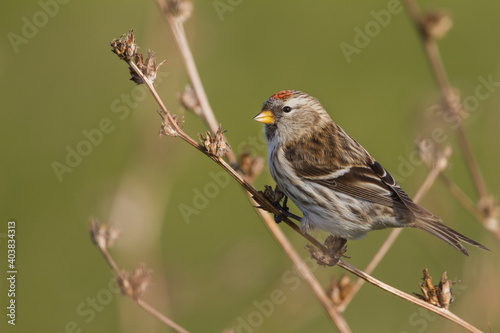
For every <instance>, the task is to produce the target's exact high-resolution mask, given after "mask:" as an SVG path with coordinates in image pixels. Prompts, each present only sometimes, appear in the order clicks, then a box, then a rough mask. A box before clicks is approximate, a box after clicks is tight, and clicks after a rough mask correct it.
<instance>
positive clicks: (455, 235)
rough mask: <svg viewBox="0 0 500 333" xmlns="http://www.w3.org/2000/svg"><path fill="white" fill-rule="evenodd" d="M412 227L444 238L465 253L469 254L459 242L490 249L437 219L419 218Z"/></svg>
mask: <svg viewBox="0 0 500 333" xmlns="http://www.w3.org/2000/svg"><path fill="white" fill-rule="evenodd" d="M414 227H416V228H419V229H422V230H425V231H427V232H428V233H430V234H432V235H434V236H436V237H438V238H440V239H442V240H444V241H445V242H446V243H448V244H450V245H451V246H453V247H454V248H456V249H457V250H459V251H460V252H462V253H463V254H465V255H467V256H468V255H469V252H467V250H466V249H465V247H463V245H462V244H461V242H464V243H467V244H470V245H474V246H477V247H479V248H481V249H483V250H487V251H490V250H489V249H488V248H486V247H485V246H483V245H481V244H479V243H478V242H475V241H473V240H472V239H470V238H468V237H465V236H464V235H462V234H461V233H459V232H457V231H455V230H453V229H451V228H450V227H447V226H446V225H444V224H443V223H441V222H439V221H437V220H429V219H426V220H420V221H418V222H417V223H415V225H414Z"/></svg>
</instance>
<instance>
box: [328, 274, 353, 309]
mask: <svg viewBox="0 0 500 333" xmlns="http://www.w3.org/2000/svg"><path fill="white" fill-rule="evenodd" d="M351 289H352V283H351V279H350V278H349V276H347V275H345V274H344V275H342V276H341V277H340V279H339V280H337V277H336V276H335V275H334V276H333V277H332V281H331V283H330V288H329V289H328V291H327V294H328V297H329V298H330V299H331V300H332V302H333V304H335V305H339V304H341V303H342V301H343V300H344V299H345V298H346V296H347V295H348V294H349V292H350V290H351Z"/></svg>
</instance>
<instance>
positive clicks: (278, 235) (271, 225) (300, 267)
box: [249, 196, 351, 333]
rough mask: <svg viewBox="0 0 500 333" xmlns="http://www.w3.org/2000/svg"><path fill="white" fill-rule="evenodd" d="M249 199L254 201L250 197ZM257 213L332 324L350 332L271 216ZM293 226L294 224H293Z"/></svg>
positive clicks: (259, 211)
mask: <svg viewBox="0 0 500 333" xmlns="http://www.w3.org/2000/svg"><path fill="white" fill-rule="evenodd" d="M249 199H250V200H252V201H253V202H254V203H255V204H257V202H256V201H254V200H253V199H252V198H251V197H250V196H249ZM257 213H258V214H259V216H260V217H261V218H262V220H263V221H264V223H265V224H266V227H267V228H268V230H269V231H270V232H271V233H272V235H273V236H274V238H275V239H276V241H277V242H278V243H279V245H280V246H281V248H282V249H283V251H284V252H285V253H286V254H287V256H288V257H289V258H290V260H291V261H292V263H293V264H294V266H295V267H296V268H297V271H298V272H299V274H300V275H301V276H302V278H303V279H304V280H306V282H307V284H308V285H309V286H310V287H311V289H312V291H313V292H314V294H315V295H316V297H317V298H318V299H319V301H320V302H321V304H322V305H323V307H324V308H325V310H326V311H327V312H328V314H329V316H330V318H331V319H332V321H333V322H334V324H335V325H336V326H337V328H338V329H339V332H341V333H347V332H351V329H350V328H349V325H348V324H347V322H346V321H345V319H344V317H343V316H342V315H341V314H340V312H339V311H338V310H337V309H336V308H335V306H334V305H333V303H332V301H331V300H330V299H329V298H328V296H327V295H326V293H325V291H324V289H323V287H322V286H321V284H320V283H319V282H318V280H317V279H316V277H315V276H314V275H313V274H312V272H311V270H310V269H309V267H307V265H306V264H305V263H304V261H303V260H302V258H300V256H299V255H298V254H297V252H296V251H295V250H294V249H293V247H292V246H291V244H290V242H289V241H288V239H287V238H286V237H285V235H284V233H283V231H282V230H281V229H280V228H279V226H278V224H277V223H276V222H275V221H274V219H273V218H272V216H271V215H269V214H268V213H266V212H265V211H263V210H262V209H257ZM294 225H295V224H294Z"/></svg>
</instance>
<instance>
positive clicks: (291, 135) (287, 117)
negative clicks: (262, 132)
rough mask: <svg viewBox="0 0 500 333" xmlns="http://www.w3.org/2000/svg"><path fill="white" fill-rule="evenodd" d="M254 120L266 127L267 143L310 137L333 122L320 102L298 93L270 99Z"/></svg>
mask: <svg viewBox="0 0 500 333" xmlns="http://www.w3.org/2000/svg"><path fill="white" fill-rule="evenodd" d="M254 120H256V121H259V122H261V123H264V124H266V126H265V129H266V139H268V140H272V139H273V138H274V137H275V135H277V134H278V135H279V137H280V139H282V140H285V141H287V140H293V139H297V138H300V137H302V136H304V135H308V133H311V128H317V127H322V126H323V124H327V123H329V122H331V121H332V120H331V118H330V116H329V115H328V114H327V113H326V111H325V109H324V108H323V106H322V105H321V104H320V103H319V101H318V100H317V99H316V98H314V97H312V96H309V95H308V94H306V93H303V92H301V91H297V90H284V91H280V92H279V93H276V94H274V95H272V96H271V97H269V98H268V99H267V100H266V101H265V102H264V106H263V107H262V111H261V112H260V113H259V114H258V115H257V116H255V117H254Z"/></svg>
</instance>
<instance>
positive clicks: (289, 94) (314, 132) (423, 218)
mask: <svg viewBox="0 0 500 333" xmlns="http://www.w3.org/2000/svg"><path fill="white" fill-rule="evenodd" d="M254 119H255V120H256V121H259V122H261V123H264V124H265V126H264V127H265V139H266V143H267V149H268V162H269V169H270V171H271V175H272V177H273V179H274V181H275V182H276V184H277V185H278V188H279V189H280V190H281V191H282V192H283V193H284V194H285V195H286V196H287V197H288V198H290V199H291V200H292V201H293V202H294V203H295V205H296V206H297V207H298V208H299V209H300V210H301V211H302V214H303V217H302V219H301V223H300V225H301V228H302V229H305V230H310V229H314V228H318V229H321V230H324V231H327V232H329V233H331V234H332V235H334V236H338V237H341V238H345V239H359V238H360V237H362V236H363V235H365V234H366V232H368V231H370V230H377V229H385V228H401V227H413V228H419V229H423V230H425V231H427V232H429V233H431V234H433V235H434V236H436V237H439V238H440V239H442V240H444V241H445V242H447V243H449V244H450V245H452V246H454V247H455V248H457V249H458V250H460V251H462V253H464V254H466V255H468V252H467V250H466V249H465V248H464V247H463V246H462V244H461V242H465V243H468V244H471V245H474V246H477V247H480V248H482V249H486V250H487V248H486V247H484V246H483V245H481V244H479V243H477V242H475V241H473V240H471V239H469V238H467V237H465V236H463V235H462V234H460V233H458V232H456V231H455V230H453V229H451V228H449V227H447V226H445V225H444V224H443V223H441V219H440V218H438V217H437V216H435V215H433V214H432V213H431V212H429V211H427V210H426V209H424V208H422V207H421V206H419V205H417V204H416V203H414V202H413V201H412V200H411V199H410V197H409V196H408V195H407V194H406V193H405V192H404V191H403V190H402V189H401V187H399V185H398V184H397V183H396V181H395V180H394V178H393V177H392V176H391V175H390V174H389V173H388V172H387V171H386V170H385V169H384V168H383V167H382V166H381V165H380V164H379V163H378V162H377V161H375V160H374V159H373V157H372V156H371V155H370V154H369V153H368V152H367V151H366V150H365V149H364V148H363V147H361V145H360V144H359V143H357V142H356V141H355V140H354V139H353V138H352V137H351V136H349V134H347V133H346V132H344V130H343V129H342V128H341V127H340V126H338V125H337V124H335V123H334V122H333V121H332V119H331V118H330V116H329V115H328V113H327V112H326V111H325V109H324V108H323V106H322V105H321V104H320V103H319V101H318V100H317V99H316V98H314V97H311V96H309V95H308V94H306V93H303V92H300V91H295V90H286V91H281V92H279V93H277V94H274V95H273V96H271V97H270V98H269V99H267V100H266V102H265V103H264V106H263V108H262V111H261V112H260V113H259V114H258V115H257V116H256V117H255V118H254Z"/></svg>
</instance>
